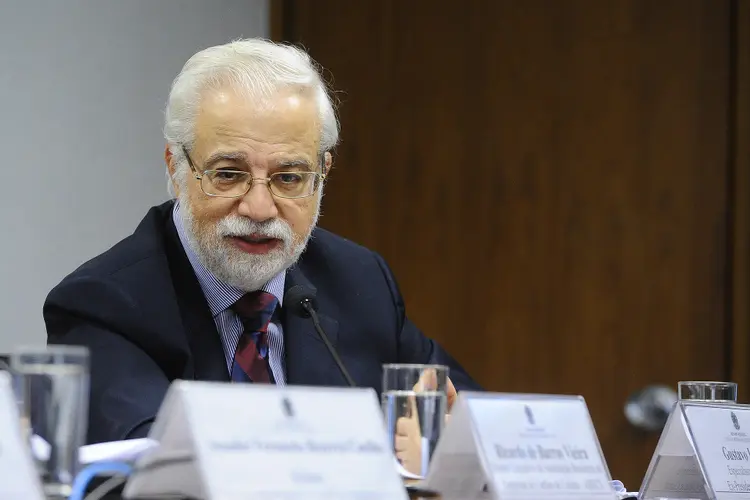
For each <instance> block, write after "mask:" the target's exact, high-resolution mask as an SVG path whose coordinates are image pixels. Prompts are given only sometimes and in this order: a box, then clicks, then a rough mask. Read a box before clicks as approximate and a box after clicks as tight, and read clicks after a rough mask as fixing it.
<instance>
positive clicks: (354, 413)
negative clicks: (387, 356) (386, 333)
mask: <svg viewBox="0 0 750 500" xmlns="http://www.w3.org/2000/svg"><path fill="white" fill-rule="evenodd" d="M149 437H150V438H152V439H155V440H157V441H159V442H160V446H159V448H158V449H157V450H156V451H155V452H152V453H150V454H148V455H146V456H144V457H142V458H141V459H140V460H139V461H138V462H137V463H136V468H137V469H142V470H143V472H136V473H135V474H134V475H133V476H132V477H131V479H130V480H129V481H128V484H127V485H126V488H125V491H124V495H125V496H126V497H137V496H144V497H150V496H157V495H159V494H165V493H172V494H175V493H179V494H181V495H185V496H190V497H194V498H204V499H222V500H233V499H237V500H240V499H246V498H253V499H258V500H261V499H279V498H284V499H289V500H292V499H295V498H299V499H306V500H316V499H321V500H322V499H330V500H336V499H341V500H345V499H368V500H379V499H383V500H385V499H389V500H390V499H397V500H398V499H403V500H406V498H407V494H406V490H405V489H404V485H403V483H402V481H401V478H400V477H399V476H398V474H397V472H396V469H395V467H394V465H393V453H392V451H391V448H390V447H389V445H388V439H387V437H386V430H385V423H384V420H383V416H382V411H381V409H380V406H379V404H378V401H377V396H376V394H375V392H374V391H373V390H372V389H349V388H323V387H294V386H292V387H285V388H279V387H276V386H273V385H261V384H228V383H226V384H224V383H211V382H184V381H179V382H175V383H173V384H172V386H171V387H170V390H169V392H168V394H167V397H166V399H165V401H164V404H163V405H162V407H161V409H160V410H159V414H158V415H157V418H156V422H155V423H154V426H153V428H152V430H151V434H150V435H149ZM148 471H151V472H148Z"/></svg>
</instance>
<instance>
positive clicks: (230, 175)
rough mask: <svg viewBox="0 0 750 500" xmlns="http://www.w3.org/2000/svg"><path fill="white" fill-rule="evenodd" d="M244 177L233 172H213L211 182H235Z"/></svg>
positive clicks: (241, 173) (242, 174)
mask: <svg viewBox="0 0 750 500" xmlns="http://www.w3.org/2000/svg"><path fill="white" fill-rule="evenodd" d="M244 177H245V174H244V173H243V172H235V171H232V170H215V171H214V172H213V173H212V174H211V180H214V181H218V182H236V181H239V180H241V179H243V178H244Z"/></svg>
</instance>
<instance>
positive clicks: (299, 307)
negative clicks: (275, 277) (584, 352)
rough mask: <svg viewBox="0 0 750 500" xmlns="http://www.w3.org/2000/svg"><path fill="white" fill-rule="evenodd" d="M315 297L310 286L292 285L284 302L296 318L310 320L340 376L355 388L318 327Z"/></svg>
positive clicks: (313, 289) (326, 337)
mask: <svg viewBox="0 0 750 500" xmlns="http://www.w3.org/2000/svg"><path fill="white" fill-rule="evenodd" d="M316 295H317V290H316V289H315V287H313V286H312V285H294V286H292V287H291V288H289V290H287V291H286V292H285V293H284V302H286V303H288V304H289V306H290V307H291V308H292V312H293V313H294V314H296V315H297V316H300V317H302V318H312V322H313V325H314V326H315V331H317V332H318V335H319V336H320V339H321V340H322V341H323V343H324V344H325V345H326V348H327V349H328V352H329V353H331V357H332V358H333V361H334V362H335V363H336V366H338V368H339V371H340V372H341V375H343V377H344V379H345V380H346V383H347V384H349V387H357V384H355V383H354V380H353V379H352V377H351V375H349V372H348V371H347V370H346V367H345V366H344V363H343V361H341V358H340V357H339V353H337V352H336V349H334V347H333V345H332V344H331V341H330V340H328V335H326V332H325V331H323V327H322V326H320V321H319V320H318V313H317V312H316V311H315V305H314V301H315V296H316Z"/></svg>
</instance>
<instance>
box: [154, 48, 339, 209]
mask: <svg viewBox="0 0 750 500" xmlns="http://www.w3.org/2000/svg"><path fill="white" fill-rule="evenodd" d="M227 84H228V85H231V86H233V87H234V88H236V89H238V90H242V91H244V92H246V93H247V95H248V96H249V97H251V98H256V99H264V98H267V97H270V96H271V95H273V94H274V93H275V92H277V91H278V90H280V89H282V88H285V87H293V88H298V89H300V90H301V91H302V90H309V91H312V92H313V93H314V96H315V99H316V101H317V104H318V107H319V117H320V151H319V153H320V156H321V157H322V156H323V153H325V152H326V151H330V150H331V149H333V147H334V146H336V144H337V143H338V138H339V122H338V120H337V118H336V111H335V107H334V103H333V100H332V96H331V94H330V93H329V90H328V88H327V86H326V84H325V81H324V79H323V77H322V75H321V68H320V66H319V65H318V64H317V63H316V62H315V61H313V60H312V58H311V57H310V56H309V55H308V54H307V53H306V52H305V51H303V50H301V49H298V48H296V47H293V46H291V45H284V44H278V43H274V42H271V41H269V40H264V39H260V38H250V39H244V40H235V41H233V42H230V43H227V44H224V45H217V46H215V47H209V48H207V49H204V50H202V51H200V52H198V53H197V54H195V55H193V56H192V57H191V58H190V59H188V61H187V62H186V63H185V66H184V67H183V68H182V71H180V74H179V75H177V78H175V80H174V82H173V83H172V89H171V91H170V92H169V100H168V101H167V108H166V111H165V120H164V138H165V139H166V141H167V145H168V146H169V150H170V152H171V153H172V156H173V161H175V162H176V167H177V168H176V169H175V170H176V174H177V176H178V178H177V179H176V180H177V181H178V182H180V181H181V180H182V179H184V178H185V173H186V171H187V169H186V167H185V165H184V164H185V163H186V162H185V160H186V159H185V158H184V154H183V151H182V147H183V146H185V147H187V148H188V149H190V147H191V146H192V143H193V141H194V140H195V120H196V117H197V115H198V110H199V107H200V99H201V96H202V95H203V93H204V92H205V91H206V90H207V89H209V88H218V87H222V86H226V85H227ZM167 179H168V190H169V194H170V195H171V196H174V190H173V186H172V182H171V179H170V177H169V169H167Z"/></svg>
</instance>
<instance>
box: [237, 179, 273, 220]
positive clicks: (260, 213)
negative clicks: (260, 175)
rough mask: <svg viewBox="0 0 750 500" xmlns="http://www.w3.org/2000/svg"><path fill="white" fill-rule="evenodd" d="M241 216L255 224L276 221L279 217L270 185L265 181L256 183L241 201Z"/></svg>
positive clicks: (239, 210)
mask: <svg viewBox="0 0 750 500" xmlns="http://www.w3.org/2000/svg"><path fill="white" fill-rule="evenodd" d="M238 212H239V214H240V215H242V216H245V217H247V218H249V219H251V220H254V221H255V222H263V221H266V220H269V219H274V218H276V217H277V216H278V215H279V211H278V209H277V208H276V200H274V198H273V195H272V194H271V191H270V190H269V189H268V184H267V183H266V182H263V181H260V182H258V181H254V182H253V185H252V187H251V188H250V190H249V191H248V192H247V193H245V196H243V197H242V199H241V200H240V206H239V209H238Z"/></svg>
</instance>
